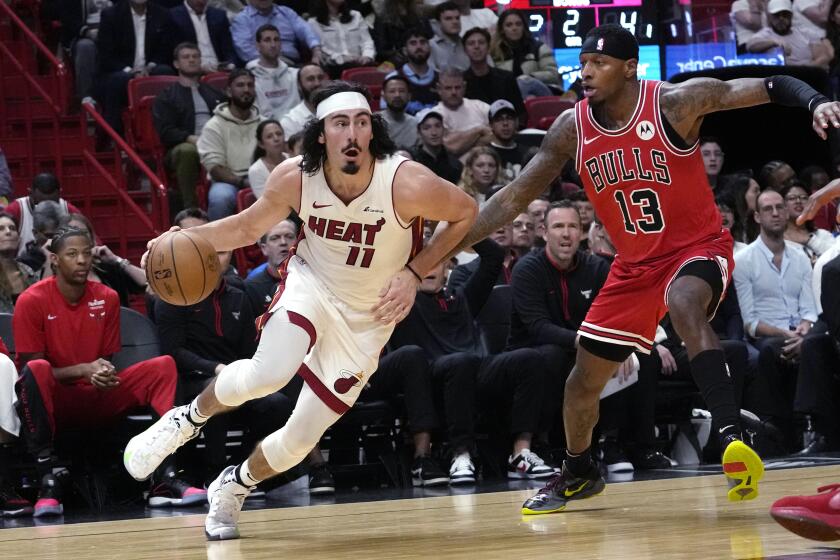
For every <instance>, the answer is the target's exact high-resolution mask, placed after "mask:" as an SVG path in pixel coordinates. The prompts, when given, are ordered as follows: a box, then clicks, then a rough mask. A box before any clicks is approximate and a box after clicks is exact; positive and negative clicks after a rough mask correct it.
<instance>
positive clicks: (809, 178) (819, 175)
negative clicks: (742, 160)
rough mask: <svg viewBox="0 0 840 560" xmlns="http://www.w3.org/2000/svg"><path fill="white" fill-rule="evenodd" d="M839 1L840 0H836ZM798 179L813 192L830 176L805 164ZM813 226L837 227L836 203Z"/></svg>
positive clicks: (825, 208) (815, 220)
mask: <svg viewBox="0 0 840 560" xmlns="http://www.w3.org/2000/svg"><path fill="white" fill-rule="evenodd" d="M838 2H840V0H838ZM799 180H800V181H802V184H803V185H805V189H806V190H807V191H808V192H809V193H814V192H816V191H818V190H819V189H821V188H823V187H824V186H826V185H827V184H828V181H829V180H830V177H829V176H828V173H827V172H826V170H825V169H824V168H823V167H821V166H819V165H806V166H805V167H803V168H802V169H800V170H799ZM813 222H814V226H815V227H817V228H820V229H824V230H826V231H835V230H836V229H837V204H835V203H834V202H829V203H828V204H826V205H824V206H821V207H820V209H819V211H818V212H817V215H816V216H814V219H813Z"/></svg>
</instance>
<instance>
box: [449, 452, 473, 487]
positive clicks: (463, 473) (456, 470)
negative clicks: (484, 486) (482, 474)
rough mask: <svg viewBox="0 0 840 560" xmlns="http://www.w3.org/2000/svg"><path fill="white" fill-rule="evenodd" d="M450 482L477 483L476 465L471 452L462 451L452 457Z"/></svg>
mask: <svg viewBox="0 0 840 560" xmlns="http://www.w3.org/2000/svg"><path fill="white" fill-rule="evenodd" d="M449 484H453V485H455V484H475V465H473V462H472V459H471V458H470V454H469V453H461V454H460V455H456V456H455V457H454V458H453V459H452V465H451V466H450V467H449Z"/></svg>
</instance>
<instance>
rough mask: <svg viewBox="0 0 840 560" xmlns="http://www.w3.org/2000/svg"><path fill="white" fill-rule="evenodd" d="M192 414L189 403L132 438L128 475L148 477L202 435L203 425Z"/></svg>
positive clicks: (127, 454)
mask: <svg viewBox="0 0 840 560" xmlns="http://www.w3.org/2000/svg"><path fill="white" fill-rule="evenodd" d="M189 413H190V405H188V404H187V405H184V406H178V407H175V408H173V409H172V410H170V411H169V412H167V413H166V414H164V415H163V416H162V417H161V418H160V420H158V421H157V422H155V423H154V424H152V425H151V426H150V427H149V429H147V430H146V431H145V432H143V433H140V434H137V435H136V436H134V437H133V438H131V441H129V442H128V445H126V446H125V453H123V464H124V465H125V470H127V471H128V474H130V475H131V476H133V477H134V478H135V479H137V480H146V479H147V478H149V477H150V476H151V475H152V473H153V472H154V471H155V469H156V468H158V467H159V466H160V464H161V463H162V462H163V460H164V459H166V458H167V457H169V456H170V455H172V454H173V453H175V450H176V449H178V448H179V447H181V446H182V445H184V444H185V443H187V442H188V441H190V440H191V439H193V438H194V437H196V436H198V434H199V432H200V431H201V427H200V426H196V425H195V424H193V423H192V422H190V419H189Z"/></svg>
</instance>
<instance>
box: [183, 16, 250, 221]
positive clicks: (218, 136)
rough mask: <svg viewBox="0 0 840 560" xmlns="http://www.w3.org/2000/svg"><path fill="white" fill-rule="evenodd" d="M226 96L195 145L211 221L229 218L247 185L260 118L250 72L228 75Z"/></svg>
mask: <svg viewBox="0 0 840 560" xmlns="http://www.w3.org/2000/svg"><path fill="white" fill-rule="evenodd" d="M243 13H246V12H243ZM228 95H229V98H230V101H229V102H227V103H221V104H219V105H218V106H217V107H216V109H215V110H214V111H213V117H212V118H211V119H210V120H209V121H207V124H206V125H204V129H203V130H202V131H201V136H200V137H199V139H198V144H197V147H198V155H199V157H200V158H201V165H203V166H204V168H205V169H206V170H207V173H208V174H209V175H210V179H211V184H210V192H209V194H208V196H207V198H208V207H207V213H208V215H209V216H210V219H211V220H218V219H219V218H224V217H225V216H230V215H231V214H233V213H234V211H235V210H236V193H237V192H239V190H240V189H244V188H245V187H248V186H250V185H249V183H248V168H249V167H251V161H252V159H253V155H254V148H256V147H257V135H256V132H257V126H259V123H260V115H259V111H258V110H257V108H256V107H254V76H253V75H252V74H251V72H250V71H248V70H241V69H239V70H234V71H233V72H231V73H230V76H229V77H228Z"/></svg>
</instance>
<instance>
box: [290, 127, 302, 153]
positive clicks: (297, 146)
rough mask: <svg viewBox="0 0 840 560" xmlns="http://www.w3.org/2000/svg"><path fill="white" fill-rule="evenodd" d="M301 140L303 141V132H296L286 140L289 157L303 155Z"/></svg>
mask: <svg viewBox="0 0 840 560" xmlns="http://www.w3.org/2000/svg"><path fill="white" fill-rule="evenodd" d="M301 140H303V132H302V131H298V132H295V133H294V134H292V135H290V136H289V137H288V138H286V145H287V146H288V147H289V157H295V156H299V155H300V154H301V149H302V148H303V144H302V143H301Z"/></svg>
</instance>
